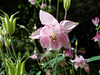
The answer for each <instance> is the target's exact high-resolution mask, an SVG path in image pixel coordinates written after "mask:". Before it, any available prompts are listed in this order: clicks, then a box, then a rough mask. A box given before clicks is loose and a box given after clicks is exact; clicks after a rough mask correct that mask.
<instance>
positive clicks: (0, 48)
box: [0, 46, 8, 75]
mask: <svg viewBox="0 0 100 75" xmlns="http://www.w3.org/2000/svg"><path fill="white" fill-rule="evenodd" d="M0 51H1V55H2V60H3V62H4V66H5V70H6V73H7V75H8V70H7V66H6V62H5V59H4V55H3V51H2V47H1V46H0Z"/></svg>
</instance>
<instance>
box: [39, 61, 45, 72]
mask: <svg viewBox="0 0 100 75" xmlns="http://www.w3.org/2000/svg"><path fill="white" fill-rule="evenodd" d="M37 62H38V65H39V67H40V68H41V66H40V64H39V60H38V59H37ZM41 70H42V71H43V72H46V71H45V70H43V69H42V68H41Z"/></svg>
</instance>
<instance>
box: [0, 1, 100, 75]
mask: <svg viewBox="0 0 100 75" xmlns="http://www.w3.org/2000/svg"><path fill="white" fill-rule="evenodd" d="M40 4H41V3H40ZM51 5H52V8H51V12H50V13H51V14H52V15H53V16H54V17H56V11H57V10H56V8H57V7H56V6H57V0H52V3H51ZM0 9H1V10H3V11H4V12H6V13H7V14H8V15H12V14H14V13H15V12H17V11H20V13H18V14H17V15H16V17H20V19H19V20H17V23H18V24H21V25H24V26H25V27H26V28H28V29H29V31H30V33H32V31H33V26H34V24H36V26H37V28H39V27H41V26H42V25H41V22H40V20H39V10H40V9H39V7H37V6H36V5H31V4H30V3H29V2H28V0H0ZM0 14H2V13H1V12H0ZM95 17H99V18H100V0H71V7H70V9H69V10H68V15H67V19H68V20H72V21H74V22H79V25H78V26H77V27H76V28H75V29H73V30H72V32H70V33H69V38H70V40H73V38H74V37H76V38H77V39H78V50H83V49H84V51H85V54H84V56H85V57H86V58H90V57H92V56H96V55H100V48H99V47H98V44H97V42H94V41H93V40H92V38H93V37H94V36H95V35H96V30H95V26H94V25H93V23H92V21H91V19H92V18H95ZM63 19H64V8H63V2H60V5H59V22H60V21H62V20H63ZM13 35H14V36H15V38H16V39H14V40H13V41H14V44H15V45H16V46H17V47H16V52H17V54H19V55H21V56H22V55H24V54H26V55H30V53H32V50H33V49H34V46H32V45H33V44H32V43H30V39H29V35H28V33H27V31H26V30H24V29H20V27H19V26H16V31H15V33H14V34H13ZM25 39H26V40H25ZM72 46H73V47H74V46H75V45H74V43H72ZM79 54H81V53H79ZM29 61H32V60H31V59H29ZM34 62H36V61H33V62H27V63H28V64H29V63H30V64H32V63H34ZM98 63H99V64H98ZM91 64H97V65H91ZM90 65H91V66H92V67H95V68H96V70H100V61H96V62H92V63H90ZM98 65H99V66H98ZM26 66H27V68H26V69H27V70H28V71H29V68H28V65H26ZM91 66H90V67H91ZM33 67H34V66H33ZM92 70H93V71H94V72H96V74H93V75H97V74H98V73H97V72H98V71H96V70H95V69H92ZM91 72H92V71H91ZM91 75H92V74H91Z"/></svg>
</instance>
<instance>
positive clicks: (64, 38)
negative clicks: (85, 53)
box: [57, 32, 71, 49]
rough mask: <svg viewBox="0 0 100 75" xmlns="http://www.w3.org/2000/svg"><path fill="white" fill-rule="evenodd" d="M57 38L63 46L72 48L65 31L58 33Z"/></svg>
mask: <svg viewBox="0 0 100 75" xmlns="http://www.w3.org/2000/svg"><path fill="white" fill-rule="evenodd" d="M57 40H58V41H59V43H60V44H61V45H62V46H63V47H65V48H67V49H69V48H71V44H70V41H69V39H68V36H67V35H66V34H65V33H64V32H60V33H59V35H57Z"/></svg>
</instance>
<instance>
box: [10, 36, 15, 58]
mask: <svg viewBox="0 0 100 75" xmlns="http://www.w3.org/2000/svg"><path fill="white" fill-rule="evenodd" d="M10 39H11V47H12V50H13V54H14V56H15V58H16V59H17V56H16V53H15V49H14V45H13V42H12V37H11V35H10Z"/></svg>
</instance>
